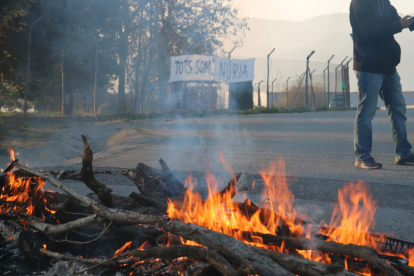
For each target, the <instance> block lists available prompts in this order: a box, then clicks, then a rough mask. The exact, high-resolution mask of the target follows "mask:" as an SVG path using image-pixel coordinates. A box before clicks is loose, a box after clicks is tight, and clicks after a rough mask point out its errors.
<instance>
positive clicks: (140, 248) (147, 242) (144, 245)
mask: <svg viewBox="0 0 414 276" xmlns="http://www.w3.org/2000/svg"><path fill="white" fill-rule="evenodd" d="M150 246H151V245H150V242H149V241H146V242H144V243H143V244H141V246H140V247H138V250H141V251H142V250H145V249H146V248H148V247H150Z"/></svg>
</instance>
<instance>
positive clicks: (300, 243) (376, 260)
mask: <svg viewBox="0 0 414 276" xmlns="http://www.w3.org/2000/svg"><path fill="white" fill-rule="evenodd" d="M257 234H258V233H254V235H257ZM258 236H260V237H262V238H263V243H265V244H271V245H276V246H281V245H282V243H284V246H285V247H286V248H294V249H298V250H313V251H320V252H325V253H333V254H340V255H347V256H350V257H354V258H358V259H364V260H366V261H367V262H368V263H369V264H370V265H371V266H373V267H374V268H376V269H378V270H380V271H381V272H382V273H384V274H386V275H389V276H401V274H400V273H399V272H398V271H397V270H395V269H394V268H393V267H392V266H390V265H389V264H387V263H386V262H384V261H382V260H381V258H380V256H379V254H378V252H377V251H376V250H375V249H374V248H372V247H368V246H357V245H354V244H340V243H336V242H328V241H320V240H311V239H306V238H289V237H278V236H272V235H264V234H258Z"/></svg>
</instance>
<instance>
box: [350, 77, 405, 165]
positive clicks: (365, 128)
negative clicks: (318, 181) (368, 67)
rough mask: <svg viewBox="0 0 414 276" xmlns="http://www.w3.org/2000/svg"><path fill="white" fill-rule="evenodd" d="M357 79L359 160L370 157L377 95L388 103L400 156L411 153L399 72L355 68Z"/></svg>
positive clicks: (393, 134)
mask: <svg viewBox="0 0 414 276" xmlns="http://www.w3.org/2000/svg"><path fill="white" fill-rule="evenodd" d="M355 72H356V75H357V78H358V96H359V104H358V108H357V115H356V120H355V131H354V150H355V155H356V158H357V159H358V160H362V161H364V160H366V159H368V158H371V150H372V125H371V121H372V119H374V116H375V112H376V111H377V103H378V95H379V96H380V97H381V99H382V100H383V101H384V103H385V107H386V108H387V111H388V115H389V117H390V120H391V133H392V139H393V140H394V143H395V146H396V147H395V154H396V158H397V159H405V158H407V157H409V156H410V155H411V154H412V153H411V151H410V150H411V144H410V143H409V142H408V140H407V130H406V127H405V123H406V121H407V117H406V116H405V114H406V111H407V109H406V104H405V99H404V96H403V94H402V87H401V79H400V75H399V74H398V73H394V74H391V75H381V74H373V73H367V72H362V71H355Z"/></svg>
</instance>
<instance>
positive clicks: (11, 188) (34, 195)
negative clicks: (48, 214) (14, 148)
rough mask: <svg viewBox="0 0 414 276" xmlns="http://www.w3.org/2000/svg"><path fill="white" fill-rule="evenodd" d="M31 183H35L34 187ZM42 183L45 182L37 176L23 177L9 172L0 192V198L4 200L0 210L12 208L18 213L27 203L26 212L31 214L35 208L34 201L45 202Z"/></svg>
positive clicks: (10, 209) (7, 210)
mask: <svg viewBox="0 0 414 276" xmlns="http://www.w3.org/2000/svg"><path fill="white" fill-rule="evenodd" d="M32 183H36V184H35V185H34V187H33V185H32ZM44 185H45V182H44V181H43V179H41V178H39V177H31V178H27V179H23V178H17V177H16V175H15V174H14V173H9V179H8V181H7V183H6V185H5V186H4V187H3V188H2V189H1V193H0V199H1V200H4V201H5V202H6V204H3V205H2V206H0V212H1V213H8V212H10V211H12V210H13V211H15V212H16V213H18V212H20V211H21V210H22V208H23V207H24V205H27V207H26V213H27V214H29V215H33V214H34V213H35V209H36V205H35V204H34V201H40V202H42V203H46V199H45V198H43V194H44V190H43V188H42V187H43V186H44Z"/></svg>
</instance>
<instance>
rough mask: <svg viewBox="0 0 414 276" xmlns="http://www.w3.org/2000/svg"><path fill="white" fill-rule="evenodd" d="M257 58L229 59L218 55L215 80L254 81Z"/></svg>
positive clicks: (229, 81)
mask: <svg viewBox="0 0 414 276" xmlns="http://www.w3.org/2000/svg"><path fill="white" fill-rule="evenodd" d="M254 62H255V59H244V60H242V59H228V58H221V57H217V58H216V62H215V68H214V80H216V81H225V82H228V83H232V82H242V81H252V80H253V79H254Z"/></svg>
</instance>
